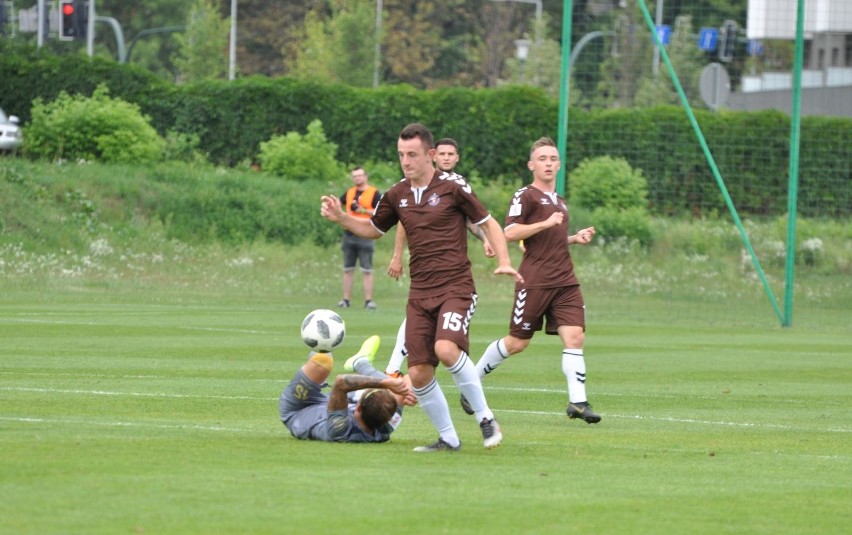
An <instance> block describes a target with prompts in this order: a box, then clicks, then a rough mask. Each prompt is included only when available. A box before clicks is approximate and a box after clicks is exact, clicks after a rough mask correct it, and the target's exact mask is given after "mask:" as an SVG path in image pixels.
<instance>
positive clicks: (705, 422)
mask: <svg viewBox="0 0 852 535" xmlns="http://www.w3.org/2000/svg"><path fill="white" fill-rule="evenodd" d="M0 391H12V392H36V393H45V394H75V395H84V396H131V397H147V398H166V399H224V400H248V401H264V402H273V401H276V400H277V399H278V398H277V397H276V398H272V397H256V396H221V395H206V394H181V393H173V392H120V391H112V390H71V389H56V388H33V387H14V386H4V387H0ZM495 409H496V412H501V413H511V414H526V415H535V416H549V417H553V416H563V413H562V412H561V411H560V412H553V411H524V410H515V409H499V408H496V407H495ZM601 416H605V417H607V418H622V419H628V420H648V421H653V422H667V423H676V424H698V425H709V426H721V427H742V428H750V429H782V430H785V431H807V432H814V431H817V432H826V433H850V432H852V429H849V428H843V427H829V428H824V429H819V428H812V427H801V426H792V425H781V424H770V423H752V422H725V421H714V420H699V419H695V418H674V417H670V416H648V415H638V414H612V413H604V412H602V413H601Z"/></svg>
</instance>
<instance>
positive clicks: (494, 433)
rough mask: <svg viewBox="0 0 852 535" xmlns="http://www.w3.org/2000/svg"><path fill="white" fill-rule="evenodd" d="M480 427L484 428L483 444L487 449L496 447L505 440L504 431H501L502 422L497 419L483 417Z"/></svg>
mask: <svg viewBox="0 0 852 535" xmlns="http://www.w3.org/2000/svg"><path fill="white" fill-rule="evenodd" d="M479 428H480V429H481V430H482V439H483V440H482V445H483V446H485V448H486V449H489V450H490V449H491V448H496V447H497V446H499V445H500V443H501V442H503V433H502V432H501V431H500V424H498V423H497V420H495V419H493V418H492V419H491V420H489V419H487V418H483V419H482V421H481V422H479Z"/></svg>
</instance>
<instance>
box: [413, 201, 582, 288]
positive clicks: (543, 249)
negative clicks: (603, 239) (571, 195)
mask: <svg viewBox="0 0 852 535" xmlns="http://www.w3.org/2000/svg"><path fill="white" fill-rule="evenodd" d="M557 211H559V212H562V213H563V214H565V217H564V218H563V219H562V224H560V225H557V226H555V227H550V228H549V229H546V230H542V231H541V232H538V233H536V234H533V235H532V236H530V237H528V238H525V239H524V247H525V248H526V252H525V253H524V258H523V260H521V266H520V267H519V268H518V273H520V274H521V275H523V277H524V284H522V285H520V286H522V287H524V288H557V287H562V286H571V285H576V284H579V282H578V281H577V277H576V276H575V275H574V262H573V261H572V260H571V253H569V252H568V207H567V206H566V205H565V199H563V198H562V197H560V196H559V195H557V194H556V193H545V192H543V191H541V190H540V189H538V188H536V187H534V186H526V187H523V188H521V189H519V190H518V191H516V192H515V195H514V196H513V197H512V201H511V203H510V204H509V213H508V214H506V226H505V227H504V228H509V227H510V226H512V225H515V224H522V225H530V224H533V223H538V222H540V221H545V220H546V219H547V218H548V217H550V215H551V214H553V213H554V212H557ZM406 228H407V227H406ZM516 286H517V285H516Z"/></svg>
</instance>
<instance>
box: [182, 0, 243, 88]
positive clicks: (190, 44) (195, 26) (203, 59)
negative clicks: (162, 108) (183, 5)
mask: <svg viewBox="0 0 852 535" xmlns="http://www.w3.org/2000/svg"><path fill="white" fill-rule="evenodd" d="M229 35H230V22H229V20H228V19H223V18H222V16H221V15H219V12H218V11H217V10H216V8H215V7H214V6H213V2H212V0H195V3H194V4H193V6H192V10H191V11H190V13H189V17H188V18H187V21H186V31H185V32H184V33H182V34H180V35H178V36H177V37H176V40H177V42H178V45H179V49H178V52H177V54H176V55H175V57H174V64H175V66H176V67H177V69H178V73H179V75H178V80H179V81H183V82H193V81H197V80H203V79H207V78H224V76H225V74H226V73H227V72H228V55H227V51H228V38H229Z"/></svg>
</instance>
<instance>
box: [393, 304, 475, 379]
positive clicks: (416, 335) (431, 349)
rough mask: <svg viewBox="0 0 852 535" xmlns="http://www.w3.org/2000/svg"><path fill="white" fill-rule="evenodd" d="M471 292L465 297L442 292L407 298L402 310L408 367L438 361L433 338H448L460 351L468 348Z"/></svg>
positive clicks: (434, 364) (432, 363)
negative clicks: (419, 297) (403, 313)
mask: <svg viewBox="0 0 852 535" xmlns="http://www.w3.org/2000/svg"><path fill="white" fill-rule="evenodd" d="M476 298H477V295H476V294H475V293H471V294H469V295H467V296H465V297H456V296H452V295H443V296H439V297H429V298H425V299H409V300H408V306H407V307H406V309H405V315H406V323H405V347H406V349H408V366H409V367H411V366H415V365H417V364H431V365H432V366H437V365H438V364H439V361H438V356H437V355H436V354H435V342H436V341H437V340H449V341H451V342H453V343H455V344H456V345H457V346H459V347H460V348H461V349H462V351H464V352H466V353H467V352H468V351H469V350H470V339H469V334H468V331H469V328H470V320H471V318H472V317H473V313H474V312H475V311H476Z"/></svg>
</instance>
